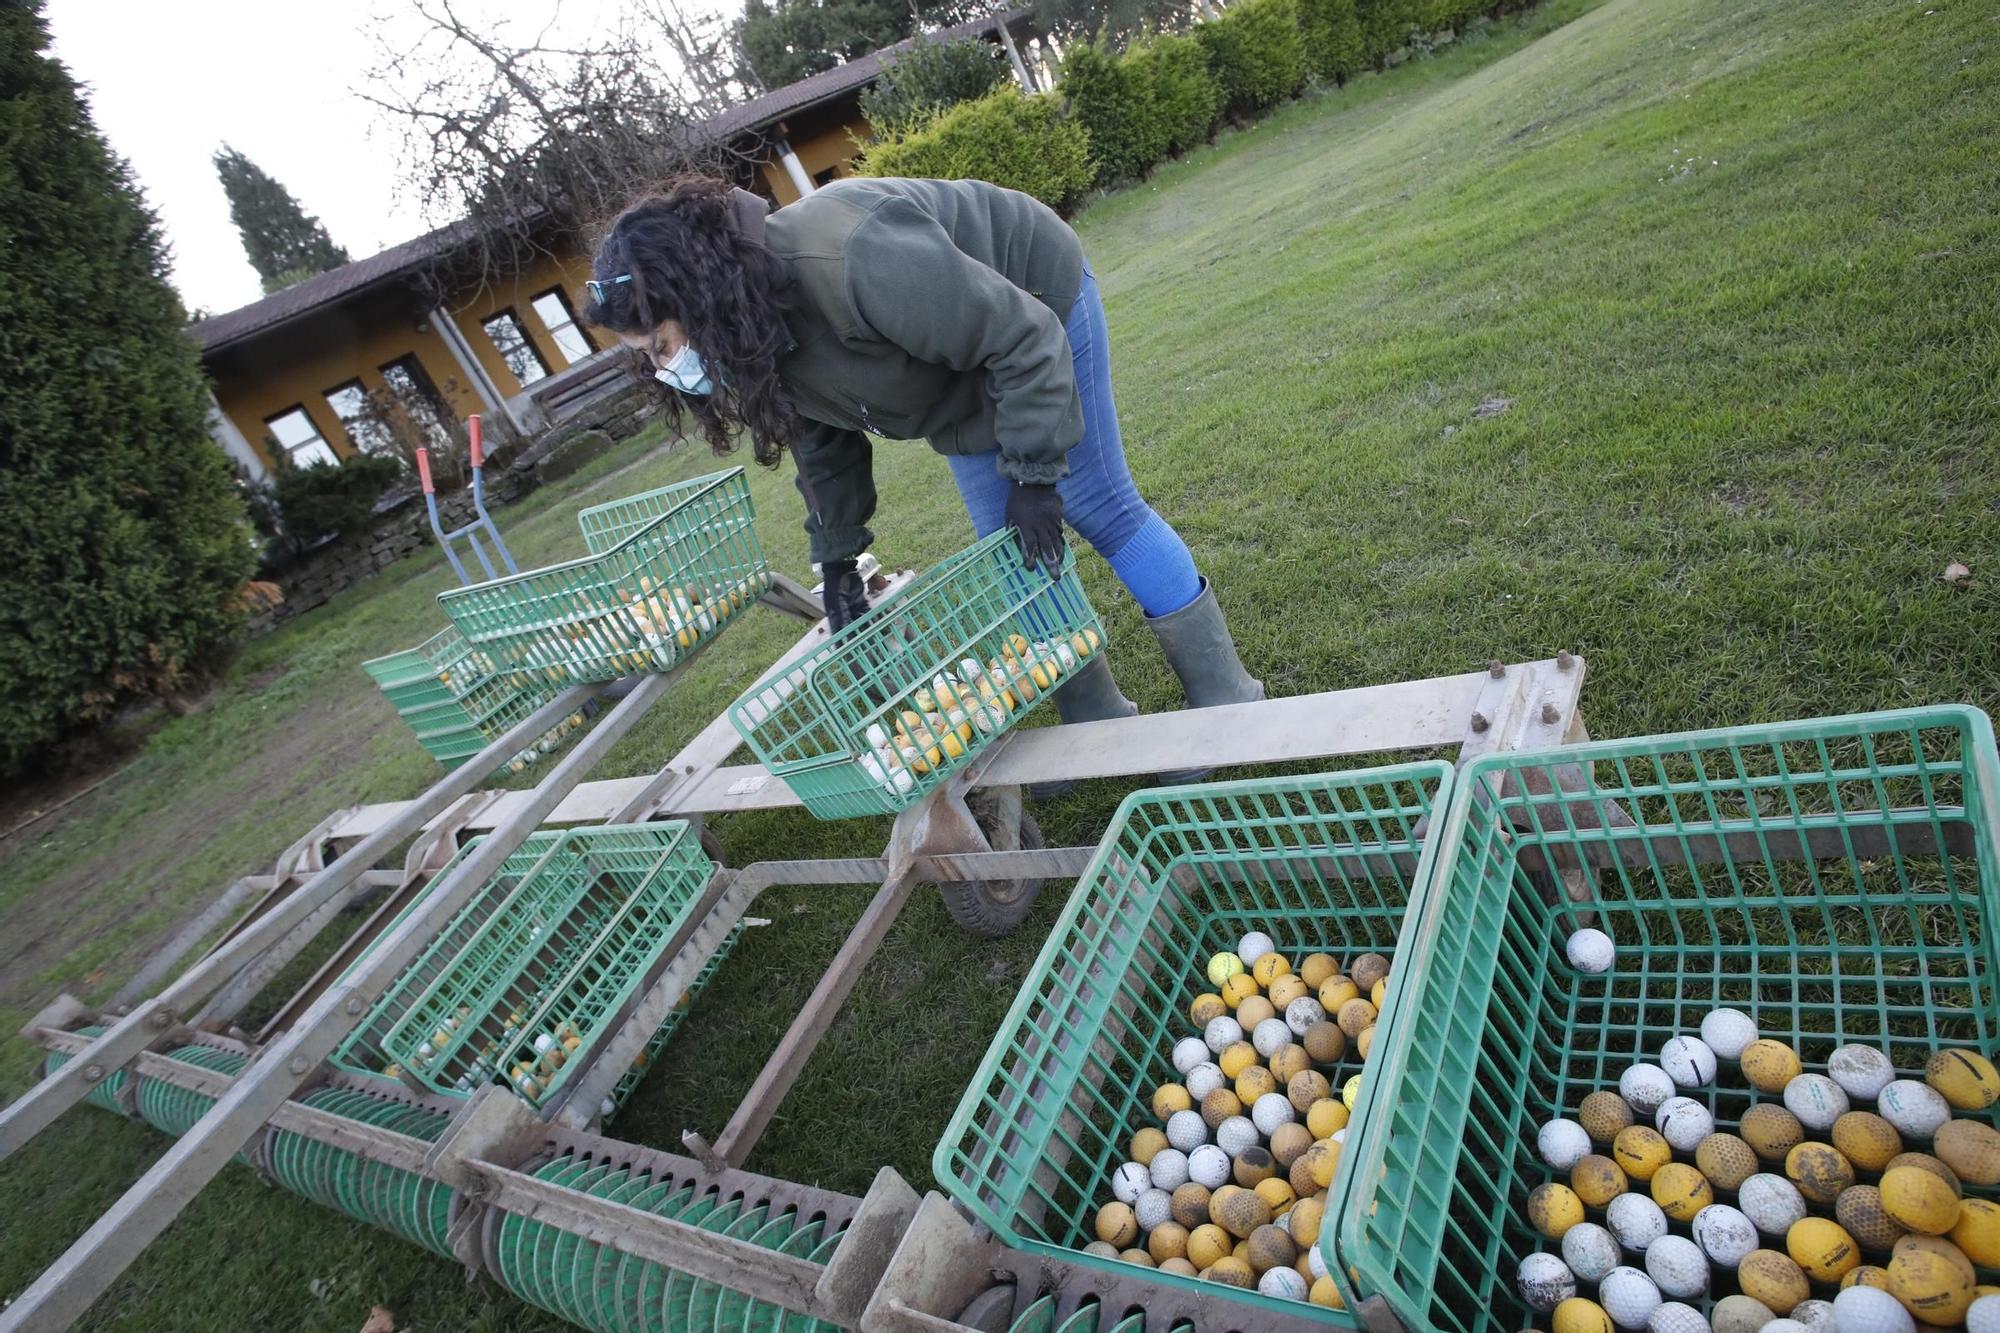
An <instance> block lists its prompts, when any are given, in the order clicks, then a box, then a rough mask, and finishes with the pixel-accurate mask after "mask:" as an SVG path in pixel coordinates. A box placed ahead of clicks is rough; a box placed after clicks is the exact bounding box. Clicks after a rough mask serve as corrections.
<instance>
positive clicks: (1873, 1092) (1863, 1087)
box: [1826, 1043, 1896, 1102]
mask: <svg viewBox="0 0 2000 1333" xmlns="http://www.w3.org/2000/svg"><path fill="white" fill-rule="evenodd" d="M1826 1073H1827V1077H1828V1078H1831V1079H1832V1080H1833V1081H1834V1082H1835V1083H1838V1084H1839V1085H1840V1089H1841V1091H1842V1092H1845V1093H1846V1094H1847V1095H1848V1096H1850V1097H1856V1098H1859V1099H1860V1100H1862V1101H1864V1102H1872V1101H1874V1100H1875V1099H1876V1098H1877V1097H1879V1096H1881V1095H1882V1089H1884V1088H1886V1087H1888V1086H1889V1084H1890V1083H1891V1082H1892V1081H1893V1080H1894V1079H1895V1077H1896V1066H1894V1065H1892V1064H1890V1063H1889V1057H1888V1056H1886V1055H1884V1054H1882V1052H1880V1051H1878V1050H1876V1049H1875V1048H1874V1047H1873V1046H1860V1045H1855V1044H1852V1043H1850V1044H1849V1045H1846V1046H1839V1047H1836V1048H1835V1049H1834V1052H1833V1054H1832V1055H1829V1056H1828V1057H1827V1058H1826Z"/></svg>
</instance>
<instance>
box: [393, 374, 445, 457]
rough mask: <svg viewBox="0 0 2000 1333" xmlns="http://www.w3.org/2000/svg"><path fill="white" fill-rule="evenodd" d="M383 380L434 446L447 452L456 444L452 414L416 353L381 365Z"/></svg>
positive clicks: (431, 445) (432, 446)
mask: <svg viewBox="0 0 2000 1333" xmlns="http://www.w3.org/2000/svg"><path fill="white" fill-rule="evenodd" d="M382 380H383V382H384V383H385V384H387V385H388V386H389V388H390V390H391V392H393V393H394V394H395V395H396V397H397V398H398V399H399V400H401V402H402V404H403V410H404V411H406V412H408V413H409V414H410V419H411V420H412V421H414V422H415V423H416V425H417V428H418V429H419V430H421V431H423V433H424V434H425V435H427V436H429V437H430V447H431V448H433V449H437V450H440V451H448V450H450V449H452V448H453V447H454V446H455V445H456V444H457V442H458V437H457V436H456V434H454V433H453V431H452V428H451V414H450V413H449V412H448V411H447V410H446V409H445V405H444V400H443V399H442V398H440V397H438V391H437V387H436V386H435V385H433V384H432V383H431V377H430V376H429V375H426V374H425V373H424V367H423V363H422V362H421V361H419V360H417V358H416V357H415V356H404V357H398V358H397V359H396V360H394V361H391V362H390V363H389V364H388V365H386V366H383V367H382Z"/></svg>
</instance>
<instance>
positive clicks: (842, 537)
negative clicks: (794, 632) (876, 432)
mask: <svg viewBox="0 0 2000 1333" xmlns="http://www.w3.org/2000/svg"><path fill="white" fill-rule="evenodd" d="M804 426H805V428H804V430H803V431H802V432H801V433H800V434H799V436H798V438H797V439H795V440H793V441H792V461H793V462H794V463H795V464H796V465H797V466H798V470H799V472H798V486H799V494H800V495H802V496H804V497H805V502H806V535H807V536H808V537H810V538H811V539H812V558H813V562H814V563H815V564H822V565H823V564H825V563H826V562H827V561H829V560H852V559H853V558H854V557H855V556H857V555H860V554H861V553H862V552H863V551H865V550H867V549H868V543H869V542H871V541H873V540H874V537H875V534H874V533H872V532H870V531H869V530H868V520H869V519H871V518H873V517H874V516H875V465H874V446H872V445H870V444H869V443H868V437H867V436H866V435H863V434H861V433H860V432H859V431H852V430H842V429H841V428H840V427H838V426H829V425H826V424H825V423H823V422H818V421H806V422H805V423H804Z"/></svg>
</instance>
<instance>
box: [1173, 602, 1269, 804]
mask: <svg viewBox="0 0 2000 1333" xmlns="http://www.w3.org/2000/svg"><path fill="white" fill-rule="evenodd" d="M1146 628H1147V629H1150V630H1152V631H1153V637H1154V638H1156V639H1158V640H1159V641H1160V651H1161V652H1163V653H1165V654H1166V657H1167V665H1168V666H1170V667H1172V668H1173V669H1174V674H1175V675H1176V676H1179V677H1180V681H1181V692H1182V693H1183V694H1184V695H1186V696H1187V706H1188V707H1189V708H1213V707H1215V706H1216V705H1217V704H1247V703H1255V702H1256V701H1257V700H1259V699H1261V698H1263V697H1264V682H1263V681H1261V680H1258V679H1257V678H1256V677H1254V676H1252V675H1251V674H1250V673H1249V672H1248V671H1245V670H1244V669H1243V659H1242V658H1240V657H1238V656H1237V655H1236V641H1235V640H1234V639H1232V638H1230V637H1229V624H1228V622H1227V621H1225V620H1224V619H1223V618H1222V607H1221V606H1220V605H1219V604H1218V603H1217V602H1216V600H1215V588H1214V587H1213V586H1212V585H1211V584H1210V583H1209V581H1208V580H1207V579H1206V578H1204V579H1202V581H1201V594H1200V595H1199V596H1198V597H1196V598H1195V599H1194V600H1193V601H1192V602H1189V603H1188V604H1187V605H1186V606H1184V607H1182V608H1181V609H1180V610H1178V611H1169V612H1168V613H1167V614H1166V615H1163V616H1147V617H1146ZM1214 771H1215V769H1214V768H1212V767H1210V768H1184V769H1176V770H1175V771H1173V772H1169V773H1161V774H1159V775H1158V777H1159V780H1160V782H1161V784H1162V785H1165V786H1178V785H1180V784H1182V783H1187V782H1201V781H1203V780H1204V779H1206V778H1207V777H1208V775H1209V774H1211V773H1213V772H1214Z"/></svg>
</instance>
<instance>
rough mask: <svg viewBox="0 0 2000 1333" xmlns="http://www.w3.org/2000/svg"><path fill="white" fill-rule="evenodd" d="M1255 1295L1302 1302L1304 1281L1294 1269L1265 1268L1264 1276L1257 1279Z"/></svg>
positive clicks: (1304, 1288)
mask: <svg viewBox="0 0 2000 1333" xmlns="http://www.w3.org/2000/svg"><path fill="white" fill-rule="evenodd" d="M1257 1294H1258V1295H1260V1296H1276V1297H1279V1298H1280V1299H1282V1300H1287V1301H1302V1300H1304V1299H1305V1298H1306V1280H1305V1279H1304V1278H1302V1277H1300V1276H1299V1270H1298V1269H1296V1268H1267V1269H1265V1270H1264V1276H1262V1277H1260V1278H1258V1279H1257Z"/></svg>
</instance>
